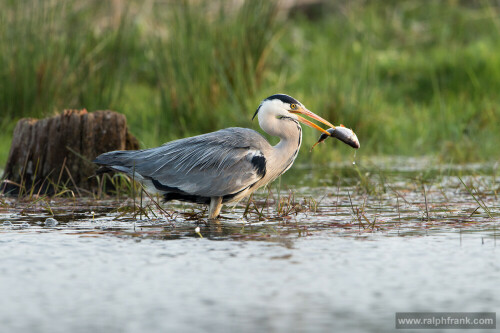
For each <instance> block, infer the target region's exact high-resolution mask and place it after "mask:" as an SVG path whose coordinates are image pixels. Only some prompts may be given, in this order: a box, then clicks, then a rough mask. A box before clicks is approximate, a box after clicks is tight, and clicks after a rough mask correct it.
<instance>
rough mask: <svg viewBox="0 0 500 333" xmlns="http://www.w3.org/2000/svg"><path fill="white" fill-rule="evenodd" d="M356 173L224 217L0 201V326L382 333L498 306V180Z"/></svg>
mask: <svg viewBox="0 0 500 333" xmlns="http://www.w3.org/2000/svg"><path fill="white" fill-rule="evenodd" d="M358 164H359V163H358ZM474 170H475V169H474ZM358 171H359V175H358V177H357V178H349V179H340V178H339V177H336V178H335V177H333V176H332V178H330V179H329V178H328V177H330V176H329V174H328V173H327V172H323V173H322V176H323V178H324V179H323V180H322V182H323V183H322V185H323V186H321V187H314V188H310V187H298V188H295V190H294V191H290V190H289V189H287V188H285V187H284V186H283V188H282V190H281V192H278V191H277V189H276V187H274V188H272V189H271V191H270V192H267V191H262V192H261V193H259V194H258V195H256V196H255V197H254V198H253V199H252V200H251V201H248V202H242V203H240V204H239V205H238V206H236V207H234V208H230V207H229V208H226V209H225V210H224V211H223V213H222V217H221V219H220V220H219V221H216V222H208V221H206V220H204V219H203V218H202V217H203V216H204V215H203V210H202V209H200V207H199V206H191V205H177V206H171V205H167V206H166V207H167V208H168V209H169V210H168V211H161V210H159V209H157V207H156V206H155V205H153V204H152V203H151V202H149V201H146V200H145V201H144V203H143V207H142V209H140V207H134V206H133V201H132V200H127V201H124V200H120V201H116V200H108V201H104V200H102V201H94V200H90V199H88V200H78V201H73V200H69V199H57V200H55V199H43V200H38V201H36V202H33V200H32V201H31V202H30V201H29V200H28V201H18V200H14V199H9V198H1V199H0V295H2V300H1V301H0V325H1V327H2V331H5V332H51V333H52V332H89V331H94V332H167V331H173V332H192V331H216V332H219V331H243V332H255V331H275V332H302V331H313V332H315V331H339V332H342V331H355V332H366V331H371V332H387V331H395V330H394V313H395V312H397V311H497V310H498V308H499V304H498V301H497V300H498V296H500V295H498V294H499V292H498V291H497V290H498V288H497V283H498V281H499V273H500V264H499V263H500V260H499V256H498V251H497V238H498V237H499V236H500V234H499V232H498V227H499V223H498V222H500V206H499V200H498V197H497V194H498V189H499V185H498V184H499V179H498V177H496V175H495V174H494V173H487V174H476V173H475V172H469V173H463V174H460V177H461V179H462V180H463V181H464V183H465V184H466V185H465V186H464V184H462V183H461V181H460V179H459V178H458V177H457V175H455V174H452V173H448V174H446V173H444V174H443V173H442V172H441V173H440V172H438V173H437V174H436V173H434V174H432V175H429V174H422V173H412V174H411V175H409V174H407V173H398V174H393V173H389V172H378V173H377V172H373V171H370V172H371V174H368V175H367V174H366V173H367V172H365V171H364V170H358ZM302 178H307V177H302ZM170 209H172V210H170ZM51 219H55V220H51ZM196 227H199V228H200V233H199V234H198V233H196V232H195V228H196ZM200 235H201V237H203V238H201V237H200Z"/></svg>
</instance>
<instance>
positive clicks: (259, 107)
mask: <svg viewBox="0 0 500 333" xmlns="http://www.w3.org/2000/svg"><path fill="white" fill-rule="evenodd" d="M261 106H262V104H261V105H259V107H258V108H257V111H255V113H254V114H253V117H252V120H253V118H255V116H256V115H257V113H259V110H260V107H261Z"/></svg>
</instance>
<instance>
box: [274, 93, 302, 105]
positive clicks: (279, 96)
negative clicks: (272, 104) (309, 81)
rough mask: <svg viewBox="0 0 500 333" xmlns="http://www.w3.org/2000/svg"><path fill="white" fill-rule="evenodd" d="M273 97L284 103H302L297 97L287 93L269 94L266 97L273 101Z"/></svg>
mask: <svg viewBox="0 0 500 333" xmlns="http://www.w3.org/2000/svg"><path fill="white" fill-rule="evenodd" d="M273 99H279V100H280V101H282V102H283V103H288V104H300V103H299V101H297V100H296V99H295V98H293V97H292V96H288V95H285V94H274V95H272V96H269V97H268V98H266V99H265V100H266V101H272V100H273Z"/></svg>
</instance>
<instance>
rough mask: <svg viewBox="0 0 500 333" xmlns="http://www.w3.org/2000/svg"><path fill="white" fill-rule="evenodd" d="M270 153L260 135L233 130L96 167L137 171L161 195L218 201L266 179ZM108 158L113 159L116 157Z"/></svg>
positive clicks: (136, 154) (128, 155) (177, 143)
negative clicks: (179, 193) (215, 199)
mask: <svg viewBox="0 0 500 333" xmlns="http://www.w3.org/2000/svg"><path fill="white" fill-rule="evenodd" d="M268 149H270V145H269V143H268V142H267V141H266V139H264V137H263V136H262V135H260V134H259V133H257V132H255V131H253V130H251V129H246V128H228V129H224V130H220V131H217V132H212V133H207V134H203V135H199V136H195V137H191V138H185V139H181V140H176V141H173V142H169V143H167V144H165V145H163V146H160V147H157V148H152V149H146V150H142V151H136V152H129V153H127V152H116V153H120V154H121V155H122V156H121V157H120V158H117V159H116V161H115V162H114V164H118V163H120V164H119V165H118V168H116V166H113V165H112V164H113V162H112V163H100V161H99V158H100V157H99V158H98V160H96V163H98V164H105V165H109V166H112V167H114V168H115V169H118V170H121V171H125V172H126V170H125V169H129V171H130V170H131V169H133V170H135V172H136V173H138V174H139V175H140V176H141V177H144V178H145V179H150V180H151V181H152V182H153V185H154V186H155V187H156V188H157V189H159V190H163V191H166V192H176V191H179V192H183V193H187V194H190V195H195V196H203V197H214V196H226V195H230V194H234V193H237V192H240V191H242V190H244V189H245V188H247V187H249V186H251V185H252V184H254V183H255V182H257V181H258V180H259V179H261V178H262V177H263V176H264V175H265V170H266V164H265V163H266V159H265V152H266V151H267V150H268ZM107 154H110V158H112V157H113V155H112V154H113V152H112V153H107ZM104 155H106V154H104ZM104 155H101V156H104ZM116 157H118V156H116ZM101 162H102V160H101ZM108 162H111V161H108ZM120 168H121V169H120Z"/></svg>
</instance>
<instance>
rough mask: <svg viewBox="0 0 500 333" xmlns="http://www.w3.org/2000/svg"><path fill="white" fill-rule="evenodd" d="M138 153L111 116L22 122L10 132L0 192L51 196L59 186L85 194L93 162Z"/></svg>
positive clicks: (69, 113)
mask: <svg viewBox="0 0 500 333" xmlns="http://www.w3.org/2000/svg"><path fill="white" fill-rule="evenodd" d="M138 148H139V142H138V141H137V139H136V138H135V137H134V136H133V135H132V134H130V133H129V131H128V128H127V120H126V118H125V116H124V115H122V114H119V113H117V112H113V111H108V110H107V111H95V112H91V113H88V112H87V110H65V111H64V112H63V113H62V114H59V115H56V116H53V117H50V118H45V119H40V120H38V119H33V118H23V119H21V120H19V122H18V123H17V125H16V127H15V129H14V134H13V138H12V145H11V148H10V152H9V157H8V160H7V165H6V167H5V172H4V175H3V176H2V178H3V179H4V180H6V181H4V182H3V185H1V186H0V192H2V191H3V192H4V193H19V191H32V192H33V193H48V194H53V193H54V191H55V190H57V187H58V186H60V185H61V184H67V186H69V187H71V188H75V187H76V188H77V189H88V190H90V189H92V188H93V187H94V186H95V185H96V180H95V178H94V177H91V176H92V175H94V174H95V170H96V166H95V165H94V164H93V163H92V160H94V158H96V157H97V156H98V155H100V154H102V153H105V152H107V151H112V150H127V149H138ZM89 177H91V178H89ZM21 193H22V192H21ZM24 193H26V192H24Z"/></svg>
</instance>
